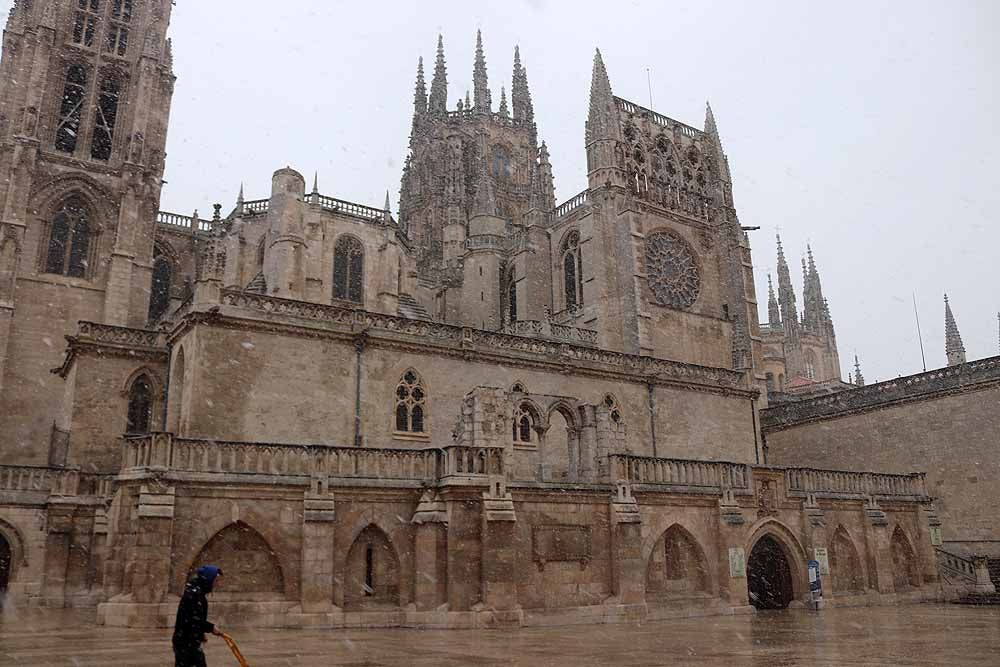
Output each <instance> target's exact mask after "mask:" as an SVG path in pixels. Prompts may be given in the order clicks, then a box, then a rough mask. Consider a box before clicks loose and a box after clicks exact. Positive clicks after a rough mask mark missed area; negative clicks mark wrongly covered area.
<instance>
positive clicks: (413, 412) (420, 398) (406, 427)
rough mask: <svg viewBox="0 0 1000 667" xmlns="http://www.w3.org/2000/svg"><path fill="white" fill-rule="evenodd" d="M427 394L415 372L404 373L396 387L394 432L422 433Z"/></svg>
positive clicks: (424, 425)
mask: <svg viewBox="0 0 1000 667" xmlns="http://www.w3.org/2000/svg"><path fill="white" fill-rule="evenodd" d="M426 410H427V392H426V391H425V390H424V383H423V380H421V379H420V376H419V375H417V373H416V372H415V371H412V370H410V371H406V372H405V373H403V377H402V378H401V379H400V380H399V384H398V385H396V432H397V433H424V432H425V427H426V424H425V415H426Z"/></svg>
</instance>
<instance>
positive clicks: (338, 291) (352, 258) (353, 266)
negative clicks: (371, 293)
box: [333, 236, 365, 303]
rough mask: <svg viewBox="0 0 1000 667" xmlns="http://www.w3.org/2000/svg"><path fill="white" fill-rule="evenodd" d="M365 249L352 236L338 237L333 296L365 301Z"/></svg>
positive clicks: (344, 299)
mask: <svg viewBox="0 0 1000 667" xmlns="http://www.w3.org/2000/svg"><path fill="white" fill-rule="evenodd" d="M364 267H365V251H364V249H363V248H362V246H361V241H359V240H357V239H356V238H354V237H352V236H341V237H340V238H339V239H337V245H336V246H335V248H334V255H333V298H335V299H340V300H341V301H353V302H354V303H362V302H363V301H364V298H363V297H364Z"/></svg>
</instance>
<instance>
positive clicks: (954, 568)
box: [935, 547, 976, 584]
mask: <svg viewBox="0 0 1000 667" xmlns="http://www.w3.org/2000/svg"><path fill="white" fill-rule="evenodd" d="M935 553H936V554H937V562H938V569H939V570H940V571H941V572H942V573H943V574H945V575H946V576H948V578H950V579H952V580H957V581H958V582H961V583H964V584H975V583H976V565H975V563H973V562H972V560H971V559H968V558H964V557H962V556H959V555H958V554H953V553H949V552H947V551H945V550H944V549H941V548H940V547H937V548H935Z"/></svg>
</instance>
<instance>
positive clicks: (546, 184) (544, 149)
mask: <svg viewBox="0 0 1000 667" xmlns="http://www.w3.org/2000/svg"><path fill="white" fill-rule="evenodd" d="M538 187H539V189H540V191H541V193H542V204H543V205H544V207H545V210H546V211H549V210H551V209H553V208H555V206H556V184H555V179H554V178H553V176H552V162H551V161H550V160H549V147H548V146H547V145H546V144H545V142H544V141H542V145H541V146H540V147H539V148H538Z"/></svg>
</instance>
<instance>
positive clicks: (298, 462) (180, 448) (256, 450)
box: [122, 433, 503, 482]
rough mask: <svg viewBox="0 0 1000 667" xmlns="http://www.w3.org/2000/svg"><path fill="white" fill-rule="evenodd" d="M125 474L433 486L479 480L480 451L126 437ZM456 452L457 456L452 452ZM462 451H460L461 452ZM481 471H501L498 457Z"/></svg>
mask: <svg viewBox="0 0 1000 667" xmlns="http://www.w3.org/2000/svg"><path fill="white" fill-rule="evenodd" d="M122 447H123V452H122V472H123V473H129V472H134V471H140V470H143V469H153V470H171V471H177V472H190V473H209V474H237V475H276V476H285V477H298V478H309V477H313V476H326V477H329V478H338V479H369V480H397V481H411V482H426V481H433V480H436V479H438V478H440V477H443V476H448V475H452V476H454V475H461V476H466V477H467V476H470V475H481V476H484V475H486V473H480V472H477V471H479V470H480V468H483V466H482V465H480V462H479V459H478V458H477V457H478V456H479V452H478V450H482V449H483V448H464V449H467V450H470V451H469V452H466V451H464V450H462V448H454V447H449V448H446V449H445V450H439V449H388V448H372V447H337V446H329V445H283V444H272V443H255V442H228V441H221V440H207V439H196V438H177V437H174V436H173V435H171V434H170V433H153V434H150V435H144V436H135V437H126V438H124V439H123V441H122ZM451 450H456V451H451ZM460 450H462V451H460ZM473 450H477V451H473ZM483 469H488V470H500V471H501V472H502V469H503V466H502V459H501V460H500V463H499V465H498V464H497V461H496V459H495V457H492V458H491V457H487V461H486V467H485V468H483Z"/></svg>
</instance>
